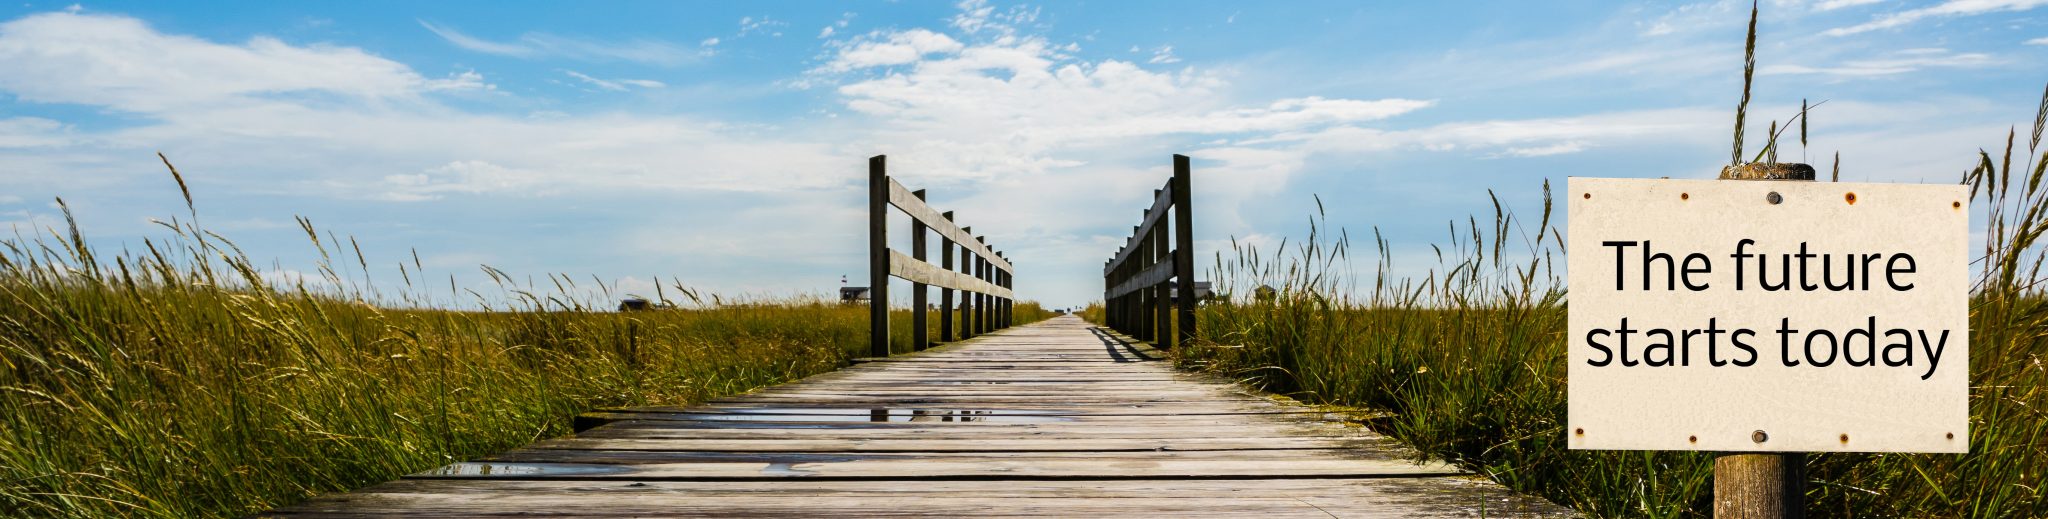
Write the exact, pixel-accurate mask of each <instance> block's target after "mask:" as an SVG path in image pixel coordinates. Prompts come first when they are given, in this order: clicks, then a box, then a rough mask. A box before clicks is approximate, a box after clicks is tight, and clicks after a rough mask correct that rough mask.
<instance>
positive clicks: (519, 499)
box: [295, 478, 1569, 518]
mask: <svg viewBox="0 0 2048 519" xmlns="http://www.w3.org/2000/svg"><path fill="white" fill-rule="evenodd" d="M962 499H967V500H972V501H973V502H971V503H959V502H956V500H962ZM1172 501H1186V502H1185V503H1178V504H1176V503H1174V502H1172ZM1289 503H1292V504H1291V505H1290V504H1289ZM565 508H571V510H565ZM295 511H296V512H298V514H299V515H307V516H311V515H317V514H336V513H339V514H360V513H380V514H465V515H466V514H493V513H496V514H506V515H545V514H548V513H550V512H559V513H567V512H570V511H573V512H579V513H581V514H582V515H636V514H638V515H664V516H672V515H691V514H734V513H758V514H761V515H776V514H787V515H800V516H811V517H843V516H915V515H922V514H941V513H946V512H949V511H950V512H952V513H951V514H950V515H955V516H964V515H972V516H976V517H984V516H998V517H1001V516H1056V517H1077V516H1094V517H1100V516H1134V515H1135V516H1158V515H1174V516H1181V517H1232V516H1237V517H1242V516H1246V515H1248V514H1254V513H1255V514H1259V515H1261V516H1266V515H1269V514H1270V515H1275V516H1279V517H1323V518H1327V517H1331V516H1333V515H1335V516H1340V517H1529V516H1565V515H1568V514H1569V512H1568V511H1565V510H1561V509H1559V508H1556V507H1554V506H1550V505H1549V504H1548V503H1544V502H1542V501H1541V500H1538V499H1531V498H1527V497H1524V496H1519V495H1516V494H1514V493H1511V492H1507V491H1506V490H1504V489H1501V488H1499V487H1498V486H1494V485H1491V484H1487V483H1483V482H1480V481H1474V480H1465V479H1445V478H1372V479H1238V480H1176V481H1156V480H1149V481H1148V480H1107V481H924V482H919V483H918V484H916V485H900V484H891V483H890V482H867V481H803V480H796V481H771V482H664V481H654V482H589V481H502V480H492V481H478V480H401V481H394V482H391V483H385V484H382V485H377V486H374V487H370V488H368V489H365V490H364V491H363V492H361V493H358V494H340V495H334V496H328V497H324V498H321V499H317V500H315V501H313V502H309V503H306V504H304V505H302V506H300V507H298V508H297V509H296V510H295ZM741 511H745V512H741ZM522 512H523V513H522Z"/></svg>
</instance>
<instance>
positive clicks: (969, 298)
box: [960, 227, 980, 341]
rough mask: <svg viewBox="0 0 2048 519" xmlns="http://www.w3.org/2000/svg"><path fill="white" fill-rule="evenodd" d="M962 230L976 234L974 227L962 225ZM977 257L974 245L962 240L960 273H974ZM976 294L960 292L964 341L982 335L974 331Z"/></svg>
mask: <svg viewBox="0 0 2048 519" xmlns="http://www.w3.org/2000/svg"><path fill="white" fill-rule="evenodd" d="M960 230H961V231H962V232H966V233H967V234H968V235H969V236H972V235H974V228H973V227H961V228H960ZM977 257H979V256H978V255H976V254H974V249H973V248H972V247H968V246H967V242H960V273H962V274H968V275H972V274H974V261H975V258H977ZM974 295H975V294H974V293H973V292H968V291H964V290H963V291H961V292H960V340H963V341H964V340H967V339H969V338H972V337H974V336H976V335H980V334H979V333H976V332H975V331H974V330H975V329H974V309H975V308H977V307H976V306H975V305H976V304H978V302H977V301H976V300H975V299H974Z"/></svg>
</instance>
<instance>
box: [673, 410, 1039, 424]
mask: <svg viewBox="0 0 2048 519" xmlns="http://www.w3.org/2000/svg"><path fill="white" fill-rule="evenodd" d="M720 411H721V412H720V413H684V414H683V415H682V417H683V418H686V419H690V420H705V421H714V422H830V423H858V422H868V423H880V422H910V423H947V422H989V423H1052V422H1070V421H1073V419H1072V418H1068V417H1063V416H1049V415H1050V414H1052V411H1041V410H1019V409H1005V410H995V409H886V408H884V409H858V408H831V407H754V408H744V409H721V410H720Z"/></svg>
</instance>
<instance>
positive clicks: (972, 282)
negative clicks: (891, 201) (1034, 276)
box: [889, 249, 1011, 297]
mask: <svg viewBox="0 0 2048 519" xmlns="http://www.w3.org/2000/svg"><path fill="white" fill-rule="evenodd" d="M889 275H891V276H896V277H899V278H903V279H906V280H909V281H911V282H914V283H924V284H927V285H931V286H936V287H943V288H951V289H955V290H965V291H968V292H974V293H980V294H989V295H994V296H997V297H1011V293H1010V289H1007V288H1003V287H999V286H996V285H995V284H993V283H989V282H987V281H982V280H980V279H975V278H974V276H969V275H966V274H961V273H959V272H954V271H951V270H946V269H944V268H940V267H939V266H938V265H933V264H931V263H930V262H926V261H924V260H919V259H916V258H912V257H910V255H908V254H904V253H903V251H899V250H896V249H889Z"/></svg>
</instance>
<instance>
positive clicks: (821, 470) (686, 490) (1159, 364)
mask: <svg viewBox="0 0 2048 519" xmlns="http://www.w3.org/2000/svg"><path fill="white" fill-rule="evenodd" d="M580 423H584V424H590V425H595V426H594V427H591V428H589V429H587V430H584V431H581V432H579V433H577V434H576V435H574V436H571V437H565V438H557V439H551V440H545V441H541V442H537V443H534V444H532V445H528V446H526V447H524V448H520V449H516V450H512V451H508V452H504V453H500V454H497V455H494V456H490V457H487V458H484V459H480V460H475V461H470V462H464V463H456V464H452V465H449V466H446V467H441V468H438V469H435V470H431V471H427V472H423V473H419V474H414V475H411V476H406V477H405V478H404V479H400V480H398V481H392V482H389V483H384V484H381V485H376V486H372V487H369V488H365V489H362V490H359V491H356V492H352V493H347V494H335V495H329V496H323V497H319V498H316V499H313V500H311V501H308V502H306V503H302V504H299V505H297V506H293V507H289V508H284V509H280V510H275V511H272V512H270V513H271V514H273V515H291V516H323V517H324V516H376V515H404V516H498V515H524V516H531V515H570V516H676V515H682V516H698V515H714V516H811V517H854V516H907V515H937V516H962V515H974V516H982V517H988V516H1041V517H1046V516H1049V517H1088V516H1092V517H1102V516H1122V517H1130V516H1171V517H1212V516H1213V517H1244V516H1252V515H1257V516H1267V517H1480V516H1486V517H1520V516H1551V515H1569V514H1570V511H1568V510H1565V509H1563V508H1560V507H1557V506H1556V505H1552V504H1550V503H1548V502H1545V501H1543V500H1541V499H1538V498H1532V497H1527V496H1521V495H1517V494H1514V493H1512V492H1509V491H1507V490H1506V489H1503V488H1501V487H1499V486H1498V485H1495V484H1493V483H1491V482H1487V481H1486V480H1484V479H1482V478H1477V477H1474V476H1472V475H1470V474H1468V473H1466V472H1465V471H1463V470H1460V469H1458V468H1457V467H1455V466H1451V465H1447V464H1443V463H1439V462H1428V461H1422V462H1418V461H1416V460H1415V458H1416V456H1415V455H1414V453H1413V452H1412V451H1409V450H1407V449H1404V448H1402V447H1401V446H1400V445H1399V444H1397V443H1395V442H1393V441H1391V440H1388V439H1386V438H1384V437H1381V436H1379V435H1376V434H1373V433H1372V432H1370V431H1368V430H1365V429H1363V428H1361V427H1358V426H1356V425H1351V424H1346V423H1343V422H1341V421H1327V420H1326V415H1325V414H1324V413H1321V412H1318V411H1315V410H1313V409H1309V408H1306V407H1301V406H1296V405H1291V404H1285V403H1280V402H1276V401H1274V400H1272V399H1268V398H1265V397H1263V396H1261V395H1258V394H1256V393H1252V392H1249V391H1246V390H1244V389H1242V388H1239V387H1237V386H1235V385H1232V384H1229V383H1227V382H1223V381H1217V380H1213V379H1210V378H1207V377H1203V376H1200V375H1193V374H1186V373H1179V372H1176V371H1174V370H1173V368H1172V366H1171V365H1170V363H1169V362H1167V361H1166V360H1165V359H1164V355H1163V354H1161V353H1160V352H1157V351H1155V350H1152V349H1150V348H1148V347H1146V346H1145V345H1143V344H1133V343H1131V342H1129V341H1128V340H1125V339H1121V338H1120V337H1118V336H1115V335H1112V334H1107V333H1104V332H1102V331H1100V330H1098V329H1095V328H1094V327H1092V326H1089V325H1087V324H1086V323H1083V322H1082V321H1081V320H1080V319H1077V318H1074V317H1061V318H1058V319H1054V320H1051V321H1047V322H1044V323H1039V324H1035V325H1030V326H1023V327H1017V328H1012V329H1009V330H1005V331H1002V332H998V333H995V334H990V335H985V336H982V337H979V338H976V339H974V340H971V341H966V342H962V343H957V344H953V345H949V346H947V347H943V348H938V349H934V350H930V351H927V352H924V353H921V354H916V355H906V356H899V357H894V358H889V359H876V360H873V361H868V362H862V363H860V364H858V365H856V366H854V367H852V368H848V369H845V370H841V371H838V372H834V373H830V374H825V375H819V376H816V377H811V378H808V379H804V380H802V381H798V382H795V383H790V384H784V385H780V386H775V387H771V388H765V389H762V390H759V391H755V392H753V393H749V394H746V395H741V396H735V397H731V398H726V399H720V400H716V401H712V402H709V403H706V404H705V405H702V406H696V407H691V408H642V409H627V410H608V411H603V412H598V413H591V414H590V415H587V416H585V417H584V419H583V420H581V421H580ZM600 424H601V425H600Z"/></svg>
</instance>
